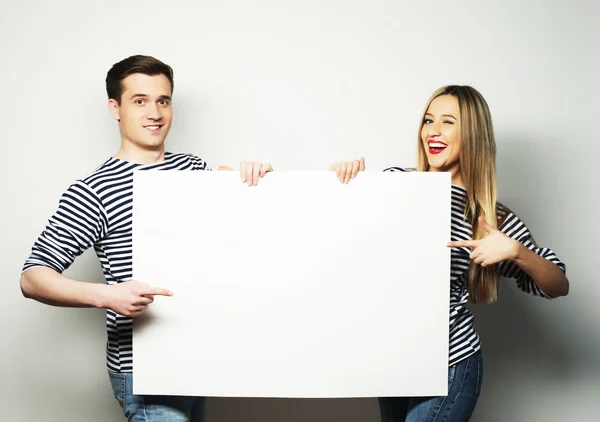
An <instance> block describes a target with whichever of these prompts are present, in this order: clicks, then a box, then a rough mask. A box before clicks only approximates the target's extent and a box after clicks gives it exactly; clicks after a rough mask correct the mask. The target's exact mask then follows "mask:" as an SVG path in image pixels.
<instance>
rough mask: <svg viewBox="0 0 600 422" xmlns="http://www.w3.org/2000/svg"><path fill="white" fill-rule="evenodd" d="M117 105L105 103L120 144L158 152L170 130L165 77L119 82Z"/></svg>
mask: <svg viewBox="0 0 600 422" xmlns="http://www.w3.org/2000/svg"><path fill="white" fill-rule="evenodd" d="M122 84H123V93H122V94H121V104H118V103H117V101H115V100H114V99H111V100H109V108H110V111H111V114H112V115H113V117H114V118H115V119H117V120H119V127H120V131H121V138H122V140H123V142H124V143H128V144H130V145H129V146H131V147H136V148H139V149H142V150H157V149H162V148H163V144H164V142H165V138H166V137H167V134H168V133H169V130H170V128H171V120H172V118H173V109H172V107H171V84H170V83H169V80H168V79H167V77H166V76H165V75H154V76H148V75H144V74H142V73H134V74H133V75H129V76H128V77H126V78H125V79H123V81H122Z"/></svg>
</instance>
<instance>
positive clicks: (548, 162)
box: [0, 0, 600, 422]
mask: <svg viewBox="0 0 600 422" xmlns="http://www.w3.org/2000/svg"><path fill="white" fill-rule="evenodd" d="M167 4H168V5H167ZM597 16H600V10H599V6H598V3H597V2H592V1H578V2H567V1H552V2H542V1H532V2H520V1H517V0H506V1H502V2H485V4H480V3H479V2H475V1H465V0H463V1H456V2H452V3H449V2H435V1H434V2H427V3H423V4H421V2H399V1H384V0H370V1H359V0H351V1H343V0H321V1H316V0H308V1H303V2H288V1H274V0H272V1H269V0H255V1H253V2H244V1H241V0H221V1H199V2H194V3H192V2H187V3H186V2H182V1H179V2H176V1H173V2H169V3H167V2H159V1H154V0H151V1H145V2H137V1H129V2H119V1H104V2H101V3H98V4H97V5H91V4H87V3H81V2H76V1H64V0H63V1H57V2H52V3H46V2H42V1H22V2H8V1H2V3H1V13H0V54H1V55H2V67H1V68H0V73H1V75H2V77H1V78H0V81H1V83H2V95H1V98H2V101H0V116H1V117H2V123H3V125H2V132H3V143H2V145H3V147H4V150H3V151H4V159H3V161H2V164H3V165H2V166H1V167H0V172H1V178H0V189H1V190H0V198H2V204H3V206H2V219H0V224H1V225H2V226H1V233H2V238H3V242H2V246H1V248H2V253H1V254H0V260H1V266H0V270H1V278H2V280H3V285H4V290H3V294H2V295H1V296H0V306H1V309H2V310H3V320H2V327H3V340H2V341H1V342H0V362H1V365H2V376H1V377H0V388H1V390H2V395H1V397H0V418H1V419H2V420H10V421H33V422H35V421H67V422H68V421H82V420H86V421H90V422H96V421H97V422H100V421H120V420H123V418H122V416H121V413H120V408H119V406H118V404H117V402H116V401H115V400H114V399H113V398H112V395H111V389H110V385H109V383H108V379H107V375H106V371H105V364H104V346H105V331H104V313H103V311H101V310H90V309H59V308H51V307H47V306H43V305H40V304H38V303H35V302H33V301H27V300H25V299H23V298H22V297H21V293H20V290H19V284H18V281H19V276H20V269H21V266H22V264H23V261H24V260H25V258H26V257H27V255H28V253H29V250H30V247H31V244H32V242H33V241H34V240H35V238H36V236H37V235H38V233H39V232H40V231H41V230H42V229H43V227H44V225H45V222H46V219H47V218H48V217H49V216H50V214H51V213H52V212H53V211H54V209H55V207H56V205H57V201H58V197H59V195H60V193H61V192H62V191H63V190H64V189H65V188H66V187H67V186H68V185H69V183H70V182H71V181H72V180H74V179H75V178H78V177H83V176H85V175H86V174H87V173H89V172H90V171H92V170H93V169H94V168H95V167H96V166H98V165H99V164H100V163H101V162H103V161H104V160H105V159H106V158H108V157H109V156H110V155H112V154H114V153H115V152H116V150H117V148H118V145H119V138H118V130H117V127H116V124H115V123H114V121H112V119H111V118H110V116H109V114H108V112H107V107H106V98H105V93H104V85H103V84H104V78H105V76H106V71H107V70H108V69H109V67H110V66H111V65H112V64H113V63H115V62H117V61H119V60H121V59H122V58H124V57H126V56H129V55H131V54H138V53H139V54H151V55H154V56H156V57H158V58H160V59H162V60H164V61H166V62H167V63H169V64H171V65H172V66H173V67H174V69H175V80H176V87H175V96H174V100H175V102H174V107H175V120H174V129H173V130H172V131H171V135H170V137H169V140H168V143H167V146H168V148H169V149H170V150H172V151H188V152H193V153H196V154H198V155H200V156H201V157H203V158H205V159H206V160H207V161H208V162H209V164H211V165H212V166H213V167H216V166H217V165H221V164H228V165H233V166H235V165H236V163H237V162H238V161H239V160H241V159H252V160H262V161H268V162H271V163H273V164H274V165H275V167H276V168H277V169H279V170H322V169H326V168H327V166H328V165H329V163H331V162H332V161H338V160H342V159H351V158H354V157H358V156H361V155H364V156H366V157H367V166H368V169H369V170H374V171H375V170H379V169H382V168H384V167H386V166H389V165H403V166H411V165H414V164H415V158H414V157H415V143H416V139H415V138H416V133H417V128H418V123H419V122H418V119H419V116H420V114H421V112H422V108H423V106H424V104H425V102H426V100H427V98H428V96H429V95H430V93H431V92H433V90H434V89H436V88H437V87H439V86H441V85H445V84H448V83H459V84H462V83H464V84H470V85H473V86H475V87H476V88H478V89H479V90H480V91H481V92H482V93H483V95H484V96H485V97H486V99H487V100H488V102H489V104H490V108H491V111H492V115H493V117H494V123H495V128H496V135H497V143H498V149H499V153H498V186H499V196H500V199H501V201H503V202H504V203H506V204H507V205H508V206H509V207H511V208H512V209H513V210H514V211H515V212H516V213H518V214H519V215H520V216H521V217H522V219H524V220H525V222H526V223H527V224H528V225H529V227H530V229H531V230H532V231H533V233H534V236H535V237H536V240H537V241H538V242H539V243H540V244H542V245H546V246H550V247H552V248H553V249H554V250H555V251H556V252H557V253H558V254H559V256H560V257H561V258H562V259H563V260H564V261H565V262H566V263H567V267H568V276H569V278H570V280H571V293H570V295H569V296H568V297H567V298H561V299H559V300H555V301H544V300H542V299H539V298H533V297H528V296H527V295H525V294H521V293H520V292H519V291H518V290H517V289H515V288H514V286H513V284H512V283H511V282H509V281H507V282H504V283H503V286H502V287H503V288H502V294H501V300H500V302H499V303H497V304H494V305H491V306H478V307H475V309H474V310H475V313H476V314H477V320H476V323H477V327H478V330H479V332H480V333H481V336H482V339H483V345H484V351H485V365H486V367H485V381H484V387H483V392H482V397H481V399H480V402H479V405H478V408H477V410H476V414H475V416H474V418H473V420H475V421H485V422H496V421H498V422H499V421H502V422H504V421H579V420H582V421H589V420H595V419H596V418H597V417H598V415H599V414H600V403H599V401H598V399H597V398H598V393H599V392H600V377H599V375H600V374H599V372H600V362H599V356H600V340H599V339H598V336H597V335H596V333H597V324H598V321H600V307H599V306H598V305H597V303H598V299H599V287H598V283H597V280H598V279H600V271H599V269H598V265H597V262H596V260H595V258H594V256H595V242H596V240H597V238H598V236H599V235H600V231H599V230H598V227H597V222H596V216H597V215H598V214H599V213H600V206H599V205H598V201H597V198H596V194H597V193H598V187H597V181H596V178H597V174H596V171H595V170H594V167H595V166H596V165H597V155H598V153H597V149H598V147H599V146H600V143H599V142H598V130H597V124H596V120H597V117H598V115H599V114H600V108H599V107H598V106H597V103H598V97H599V94H600V89H599V88H600V87H599V83H598V75H599V74H600V65H599V59H598V48H597V47H598V45H597V40H598V39H600V30H599V29H598V26H597V25H596V22H595V18H596V17H597ZM68 275H70V276H72V277H75V278H78V279H82V280H88V281H102V274H101V272H100V268H99V264H98V262H97V260H96V258H95V257H94V256H93V254H91V253H89V252H88V253H86V254H84V256H83V257H81V258H80V259H79V260H77V261H76V263H75V264H74V265H73V266H72V268H70V269H69V270H68ZM165 364H168V362H165ZM209 420H210V421H236V420H239V421H245V422H247V421H280V420H286V421H326V420H327V421H332V420H334V421H335V420H337V421H375V420H377V406H376V402H375V401H374V400H371V399H364V400H250V399H238V400H233V399H214V400H210V402H209Z"/></svg>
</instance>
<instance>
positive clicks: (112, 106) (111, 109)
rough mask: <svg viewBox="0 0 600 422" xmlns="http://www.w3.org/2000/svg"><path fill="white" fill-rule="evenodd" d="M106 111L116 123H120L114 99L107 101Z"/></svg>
mask: <svg viewBox="0 0 600 422" xmlns="http://www.w3.org/2000/svg"><path fill="white" fill-rule="evenodd" d="M108 111H109V112H110V115H111V116H113V119H115V120H116V121H117V122H120V121H121V115H120V114H119V111H120V110H119V103H118V102H117V100H115V99H114V98H111V99H109V100H108Z"/></svg>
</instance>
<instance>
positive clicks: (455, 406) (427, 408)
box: [379, 351, 483, 422]
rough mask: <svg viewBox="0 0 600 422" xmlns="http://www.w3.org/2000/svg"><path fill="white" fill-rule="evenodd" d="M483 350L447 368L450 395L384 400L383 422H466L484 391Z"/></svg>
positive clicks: (380, 409)
mask: <svg viewBox="0 0 600 422" xmlns="http://www.w3.org/2000/svg"><path fill="white" fill-rule="evenodd" d="M482 377H483V355H482V353H481V351H479V352H477V353H475V354H474V355H472V356H470V357H469V358H467V359H465V360H463V361H461V362H459V363H457V364H456V365H455V366H451V367H450V368H448V395H447V396H441V397H382V398H380V399H379V412H380V414H381V421H382V422H467V421H468V420H469V419H470V418H471V415H472V414H473V410H475V405H476V404H477V399H478V398H479V393H480V392H481V381H482Z"/></svg>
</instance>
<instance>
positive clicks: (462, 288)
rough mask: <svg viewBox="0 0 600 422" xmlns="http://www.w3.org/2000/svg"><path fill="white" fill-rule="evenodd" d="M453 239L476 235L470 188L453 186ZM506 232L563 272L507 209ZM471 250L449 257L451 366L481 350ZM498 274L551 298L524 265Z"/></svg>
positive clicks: (503, 267) (504, 267)
mask: <svg viewBox="0 0 600 422" xmlns="http://www.w3.org/2000/svg"><path fill="white" fill-rule="evenodd" d="M384 171H386V172H394V171H410V170H406V169H404V168H401V167H390V168H387V169H385V170H384ZM451 202H452V203H451V213H452V215H451V240H452V241H458V240H471V239H472V237H473V231H472V226H471V223H470V222H469V221H467V220H466V219H465V206H466V203H467V191H466V189H464V188H463V187H460V186H456V185H452V192H451ZM498 212H499V213H502V214H504V213H506V208H505V207H503V206H502V205H501V204H498ZM498 230H500V231H501V232H502V233H504V234H505V235H507V236H509V237H511V238H512V239H516V240H518V241H519V242H521V243H522V244H523V245H525V246H526V247H527V248H528V249H530V250H531V251H533V252H535V253H536V254H538V255H539V256H541V257H543V258H545V259H547V260H549V261H550V262H553V263H554V264H556V265H557V266H558V267H559V268H560V269H561V270H562V271H563V272H566V266H565V264H564V263H562V262H561V261H560V259H558V257H557V256H556V254H555V253H554V252H553V251H552V250H551V249H548V248H542V247H538V246H536V245H535V243H534V242H533V238H532V236H531V233H530V232H529V229H528V228H527V226H525V224H524V223H523V222H522V221H521V220H520V219H519V217H517V216H516V215H515V214H513V213H512V212H508V213H507V215H506V216H505V218H504V221H503V222H502V223H501V224H500V226H499V227H498ZM470 253H471V251H470V249H468V248H455V249H452V252H451V258H450V343H449V351H448V354H449V357H448V360H449V365H450V366H452V365H454V364H456V363H458V362H460V361H462V360H463V359H466V358H468V357H469V356H471V355H473V354H474V353H476V352H477V351H478V350H480V349H481V344H480V340H479V335H478V334H477V331H476V330H475V326H474V317H473V314H472V313H471V312H470V311H469V309H467V303H468V301H469V293H468V292H467V287H466V280H467V275H468V271H469V265H470V263H471V259H470V257H469V255H470ZM497 268H498V275H499V276H501V277H506V278H511V279H514V280H516V283H517V286H518V287H519V289H521V290H522V291H524V292H526V293H530V294H532V295H535V296H540V297H543V298H546V299H551V296H549V295H547V294H545V293H544V292H543V291H542V290H541V289H540V288H539V287H538V286H537V285H536V284H535V281H534V280H533V279H532V278H531V277H530V276H529V275H528V274H527V273H526V272H524V271H523V270H521V268H520V267H519V266H518V265H516V264H515V263H513V262H511V261H504V262H501V263H500V264H498V267H497Z"/></svg>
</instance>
